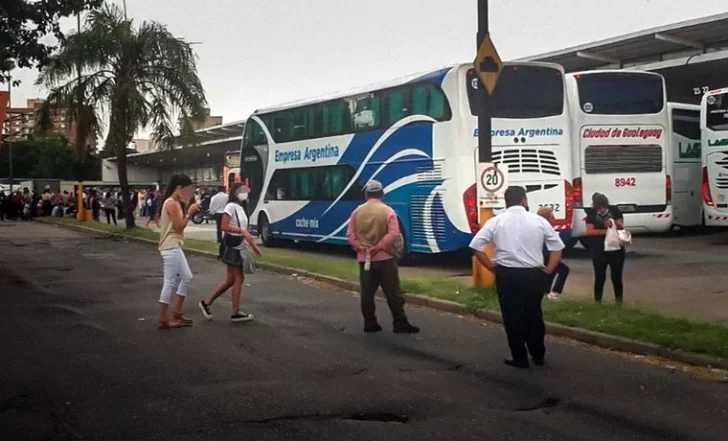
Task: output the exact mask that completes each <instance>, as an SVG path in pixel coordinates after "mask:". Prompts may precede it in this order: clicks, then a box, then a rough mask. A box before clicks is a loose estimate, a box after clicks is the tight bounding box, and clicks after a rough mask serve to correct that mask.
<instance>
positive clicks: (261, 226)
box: [258, 214, 276, 248]
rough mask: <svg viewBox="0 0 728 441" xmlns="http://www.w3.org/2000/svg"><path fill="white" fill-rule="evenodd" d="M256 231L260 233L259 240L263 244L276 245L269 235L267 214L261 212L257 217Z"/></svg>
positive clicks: (271, 246) (267, 245)
mask: <svg viewBox="0 0 728 441" xmlns="http://www.w3.org/2000/svg"><path fill="white" fill-rule="evenodd" d="M258 232H259V233H260V240H261V241H262V242H263V245H265V246H266V247H269V248H273V247H275V246H276V241H275V239H273V237H272V236H271V232H270V222H269V221H268V216H266V215H265V214H261V215H260V217H258Z"/></svg>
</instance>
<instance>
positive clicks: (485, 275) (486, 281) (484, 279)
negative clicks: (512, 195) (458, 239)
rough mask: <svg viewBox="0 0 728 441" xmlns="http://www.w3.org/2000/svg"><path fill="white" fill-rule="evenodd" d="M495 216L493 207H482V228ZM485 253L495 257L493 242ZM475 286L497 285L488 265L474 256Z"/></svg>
mask: <svg viewBox="0 0 728 441" xmlns="http://www.w3.org/2000/svg"><path fill="white" fill-rule="evenodd" d="M492 217H493V209H492V208H481V209H480V228H483V225H485V223H486V222H488V220H489V219H490V218H492ZM485 254H486V255H487V256H488V257H490V258H491V259H492V258H493V244H492V243H489V244H488V246H487V248H486V249H485ZM473 286H475V287H476V288H493V287H494V286H495V274H493V273H492V272H490V271H489V270H488V269H487V268H486V267H484V266H483V265H481V264H480V262H479V261H478V259H477V258H476V257H475V256H473Z"/></svg>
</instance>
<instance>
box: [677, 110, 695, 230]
mask: <svg viewBox="0 0 728 441" xmlns="http://www.w3.org/2000/svg"><path fill="white" fill-rule="evenodd" d="M699 109H700V108H699V107H698V106H695V109H685V108H675V107H671V108H670V118H671V123H672V132H671V133H670V135H671V139H672V142H671V144H672V151H673V158H674V163H675V166H674V169H673V172H672V174H673V197H672V203H673V219H674V220H673V223H674V224H675V225H680V226H683V227H689V226H697V225H700V223H701V213H702V208H703V198H702V196H701V193H700V179H701V173H702V170H701V166H700V150H701V146H700V110H699Z"/></svg>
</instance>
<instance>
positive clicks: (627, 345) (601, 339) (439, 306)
mask: <svg viewBox="0 0 728 441" xmlns="http://www.w3.org/2000/svg"><path fill="white" fill-rule="evenodd" d="M41 222H43V223H45V224H48V225H57V226H59V227H62V228H67V229H70V230H75V231H79V232H82V233H90V234H93V235H96V236H108V235H112V236H118V237H123V238H125V239H128V240H130V241H134V242H139V243H146V244H152V245H157V242H156V241H153V240H149V239H144V238H141V237H134V236H126V235H124V234H116V233H106V232H103V231H99V230H96V229H94V228H89V227H84V226H81V225H71V224H56V223H53V222H44V221H43V220H41ZM185 251H186V252H188V253H190V254H194V255H197V256H202V257H207V258H212V259H214V258H216V257H217V256H216V255H215V254H213V253H210V252H207V251H200V250H195V249H189V248H188V249H185ZM256 266H257V267H258V268H260V269H262V270H265V271H269V272H273V273H277V274H282V275H287V276H290V275H292V274H296V275H298V276H301V277H306V278H309V279H313V280H318V281H321V282H325V283H327V284H329V285H333V286H335V287H337V288H341V289H344V290H346V291H354V292H357V291H359V284H358V283H354V282H350V281H348V280H343V279H339V278H336V277H330V276H326V275H323V274H317V273H313V272H309V271H306V270H299V269H296V268H289V267H286V266H281V265H275V264H271V263H264V262H258V263H256ZM404 298H405V300H406V301H407V302H408V303H410V304H412V305H417V306H422V307H427V308H432V309H436V310H438V311H443V312H448V313H451V314H459V315H474V316H475V317H477V318H480V319H482V320H486V321H488V322H492V323H497V324H502V323H503V319H502V318H501V315H500V312H497V311H488V310H481V311H476V312H473V311H471V310H469V309H468V308H467V307H466V306H464V305H462V304H460V303H456V302H451V301H448V300H440V299H433V298H431V297H427V296H423V295H419V294H405V295H404ZM546 332H547V333H548V334H549V335H552V336H556V337H564V338H569V339H571V340H576V341H579V342H582V343H586V344H589V345H592V346H597V347H600V348H604V349H610V350H614V351H619V352H628V353H631V354H636V355H650V356H658V357H662V358H665V359H668V360H672V361H676V362H680V363H685V364H689V365H694V366H707V367H712V368H720V369H726V370H728V360H727V359H723V358H718V357H713V356H710V355H703V354H696V353H693V352H684V351H680V350H675V349H669V348H666V347H664V346H660V345H656V344H653V343H645V342H641V341H637V340H630V339H627V338H623V337H616V336H612V335H607V334H602V333H599V332H594V331H588V330H586V329H581V328H573V327H570V326H565V325H560V324H558V323H551V322H547V323H546Z"/></svg>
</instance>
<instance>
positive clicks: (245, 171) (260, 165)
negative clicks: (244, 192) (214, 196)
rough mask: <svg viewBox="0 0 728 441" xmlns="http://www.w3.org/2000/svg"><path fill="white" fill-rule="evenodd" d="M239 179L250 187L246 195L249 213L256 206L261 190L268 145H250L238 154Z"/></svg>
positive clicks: (253, 210)
mask: <svg viewBox="0 0 728 441" xmlns="http://www.w3.org/2000/svg"><path fill="white" fill-rule="evenodd" d="M240 156H241V157H240V180H241V181H242V182H244V183H245V184H246V185H247V186H248V187H249V188H250V195H249V196H248V201H249V204H250V205H249V207H250V212H251V214H252V213H253V212H255V210H256V209H257V208H258V202H259V201H260V199H261V197H262V195H261V193H262V192H263V184H264V181H265V172H266V168H267V161H268V146H258V147H250V148H245V149H243V150H242V152H241V154H240Z"/></svg>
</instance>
